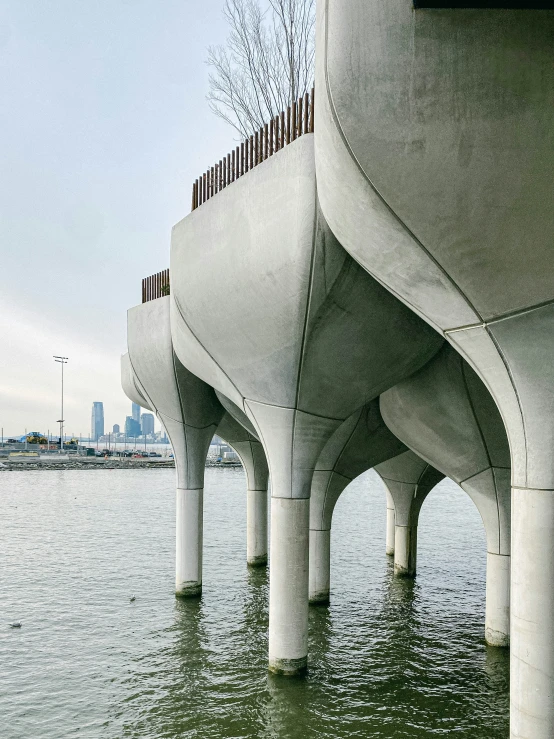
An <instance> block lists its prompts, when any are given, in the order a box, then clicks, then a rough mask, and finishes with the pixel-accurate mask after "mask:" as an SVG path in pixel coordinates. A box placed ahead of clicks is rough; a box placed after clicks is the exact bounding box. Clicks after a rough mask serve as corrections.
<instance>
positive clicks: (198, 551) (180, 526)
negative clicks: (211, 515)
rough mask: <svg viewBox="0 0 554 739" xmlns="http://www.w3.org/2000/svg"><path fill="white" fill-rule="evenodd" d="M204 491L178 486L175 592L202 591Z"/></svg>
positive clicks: (193, 593) (188, 594)
mask: <svg viewBox="0 0 554 739" xmlns="http://www.w3.org/2000/svg"><path fill="white" fill-rule="evenodd" d="M203 501H204V491H203V490H202V489H197V490H185V489H183V488H177V494H176V499H175V503H176V537H175V540H176V547H175V549H176V551H175V594H176V595H177V596H179V597H182V598H189V597H194V596H199V595H201V594H202V538H203Z"/></svg>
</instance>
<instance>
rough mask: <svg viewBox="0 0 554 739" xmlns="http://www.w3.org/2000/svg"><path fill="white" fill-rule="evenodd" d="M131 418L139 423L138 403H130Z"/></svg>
mask: <svg viewBox="0 0 554 739" xmlns="http://www.w3.org/2000/svg"><path fill="white" fill-rule="evenodd" d="M131 418H132V419H133V421H136V422H137V423H140V405H139V404H138V403H132V404H131Z"/></svg>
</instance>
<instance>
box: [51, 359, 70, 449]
mask: <svg viewBox="0 0 554 739" xmlns="http://www.w3.org/2000/svg"><path fill="white" fill-rule="evenodd" d="M67 360H68V357H57V356H56V355H54V361H55V362H59V363H60V364H61V366H62V415H61V417H60V420H59V421H58V423H59V424H60V454H61V453H62V452H63V424H64V418H63V366H64V364H67Z"/></svg>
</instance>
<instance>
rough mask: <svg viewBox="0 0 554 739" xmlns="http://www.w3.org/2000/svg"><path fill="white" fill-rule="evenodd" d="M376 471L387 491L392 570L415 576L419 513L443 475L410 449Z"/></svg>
mask: <svg viewBox="0 0 554 739" xmlns="http://www.w3.org/2000/svg"><path fill="white" fill-rule="evenodd" d="M375 471H376V472H377V474H378V475H379V476H380V478H381V479H382V481H383V483H384V485H385V489H386V492H387V554H389V553H391V554H394V574H395V575H396V576H397V577H415V574H416V569H417V568H416V564H417V524H418V521H419V513H420V511H421V506H422V505H423V502H424V500H425V498H426V497H427V496H428V495H429V493H430V492H431V490H432V489H433V488H434V487H435V485H437V483H439V482H440V481H441V480H442V479H443V477H444V475H443V474H442V472H439V471H438V470H436V469H435V468H434V467H432V466H431V465H430V464H428V463H427V462H425V461H424V460H423V459H421V458H420V457H418V455H417V454H415V453H414V452H412V451H410V450H408V451H405V452H403V453H402V454H399V455H397V456H395V457H393V458H392V459H390V460H388V461H386V462H383V463H381V464H378V465H377V466H376V467H375ZM389 512H391V514H392V515H390V516H389ZM391 521H392V534H391V531H390V527H391ZM391 538H392V542H393V543H392V547H391V546H390V542H391ZM390 549H392V552H390Z"/></svg>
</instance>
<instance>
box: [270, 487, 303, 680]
mask: <svg viewBox="0 0 554 739" xmlns="http://www.w3.org/2000/svg"><path fill="white" fill-rule="evenodd" d="M309 516H310V501H309V499H306V498H296V499H295V498H272V499H271V557H270V568H269V569H270V574H269V669H270V671H271V672H276V673H279V674H283V675H296V674H299V673H302V672H304V671H305V670H306V668H307V664H308V560H309V545H308V525H309Z"/></svg>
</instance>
